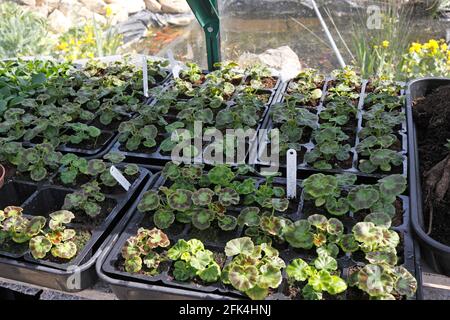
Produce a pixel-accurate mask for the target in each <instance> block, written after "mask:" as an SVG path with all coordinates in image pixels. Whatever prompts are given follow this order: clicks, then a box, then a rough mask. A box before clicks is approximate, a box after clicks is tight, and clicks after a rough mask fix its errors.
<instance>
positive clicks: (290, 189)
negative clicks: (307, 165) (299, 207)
mask: <svg viewBox="0 0 450 320" xmlns="http://www.w3.org/2000/svg"><path fill="white" fill-rule="evenodd" d="M286 159H287V164H286V178H287V179H286V181H287V186H286V189H287V196H288V198H289V199H295V198H297V151H296V150H294V149H289V150H288V151H287V154H286Z"/></svg>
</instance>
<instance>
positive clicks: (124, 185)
mask: <svg viewBox="0 0 450 320" xmlns="http://www.w3.org/2000/svg"><path fill="white" fill-rule="evenodd" d="M109 173H111V175H112V176H113V178H114V179H116V181H117V182H118V183H119V184H120V185H121V186H122V188H124V189H125V190H126V191H128V190H130V187H131V183H130V182H129V181H128V180H127V178H125V177H124V176H123V174H122V172H120V170H119V169H117V168H116V167H115V166H111V168H110V169H109Z"/></svg>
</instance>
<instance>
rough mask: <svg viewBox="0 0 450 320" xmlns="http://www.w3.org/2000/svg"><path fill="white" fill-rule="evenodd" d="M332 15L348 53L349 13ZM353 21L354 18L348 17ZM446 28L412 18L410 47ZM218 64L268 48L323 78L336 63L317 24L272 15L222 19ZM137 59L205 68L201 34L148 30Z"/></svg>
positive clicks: (311, 19)
mask: <svg viewBox="0 0 450 320" xmlns="http://www.w3.org/2000/svg"><path fill="white" fill-rule="evenodd" d="M332 15H333V20H334V22H335V24H336V28H337V29H338V30H339V32H340V33H341V36H342V38H343V39H344V41H345V43H346V44H347V45H348V46H349V47H350V48H351V42H352V30H353V29H352V26H351V17H350V16H351V15H352V14H351V13H346V15H343V16H338V15H337V14H336V16H334V14H333V13H332ZM353 17H355V14H353ZM326 21H327V23H328V25H329V28H330V29H331V33H332V34H333V36H334V38H335V40H336V42H337V45H338V47H339V48H340V50H341V53H342V54H343V56H344V59H345V61H346V62H347V63H350V62H351V60H352V59H351V56H350V54H349V53H348V51H347V50H346V49H345V45H344V43H343V41H341V40H340V39H339V36H338V34H337V32H336V30H335V28H334V27H333V25H332V23H331V21H330V19H328V18H326ZM449 25H450V24H449V23H448V22H443V21H438V20H431V18H426V17H422V18H416V19H414V22H413V23H412V26H411V27H412V32H411V41H427V40H429V39H430V38H438V39H440V38H445V36H446V28H448V26H449ZM221 37H222V58H223V59H224V60H237V59H238V58H239V56H240V55H242V54H243V53H244V52H250V53H261V52H263V51H265V50H267V49H270V48H277V47H280V46H284V45H287V46H289V47H291V48H292V50H294V52H296V53H297V55H298V56H299V58H300V61H301V62H302V64H303V65H304V66H307V67H314V68H319V69H322V70H323V71H325V72H328V71H330V70H332V69H334V68H336V67H338V66H339V65H338V61H337V59H336V57H335V55H334V53H333V51H332V50H331V48H330V45H329V43H328V42H327V39H326V36H325V33H324V30H323V29H322V27H321V24H320V22H319V20H318V19H317V18H316V17H314V16H312V17H311V16H298V15H293V14H290V13H289V14H276V15H273V16H268V17H267V16H266V17H255V16H254V15H245V14H244V15H242V14H240V15H237V14H227V13H225V14H222V17H221ZM133 49H134V50H136V51H137V52H138V53H145V54H152V55H158V56H166V55H167V51H168V50H171V51H172V52H173V53H174V55H175V57H176V58H177V59H179V60H181V61H195V62H197V63H199V64H200V65H201V66H203V67H206V66H207V60H206V48H205V42H204V35H203V31H202V29H201V28H200V26H199V25H198V23H197V22H196V21H193V22H192V23H191V24H190V25H189V26H186V27H166V28H163V29H155V30H153V34H152V35H150V36H149V37H148V38H146V39H143V40H142V41H140V42H139V43H137V44H136V45H135V47H134V48H133Z"/></svg>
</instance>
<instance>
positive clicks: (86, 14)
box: [76, 7, 106, 24]
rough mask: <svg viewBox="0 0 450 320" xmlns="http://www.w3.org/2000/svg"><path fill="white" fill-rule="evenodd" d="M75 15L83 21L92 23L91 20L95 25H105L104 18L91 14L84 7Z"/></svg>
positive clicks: (91, 12) (94, 13)
mask: <svg viewBox="0 0 450 320" xmlns="http://www.w3.org/2000/svg"><path fill="white" fill-rule="evenodd" d="M76 14H77V15H78V17H80V18H82V19H84V20H88V21H92V19H95V22H96V23H99V24H105V23H106V18H105V17H104V16H102V15H101V14H98V13H96V12H93V11H91V10H89V9H88V8H86V7H82V8H81V9H80V10H78V12H76Z"/></svg>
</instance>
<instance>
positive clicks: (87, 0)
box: [79, 0, 106, 14]
mask: <svg viewBox="0 0 450 320" xmlns="http://www.w3.org/2000/svg"><path fill="white" fill-rule="evenodd" d="M79 1H80V2H81V3H82V4H84V6H85V7H86V8H88V9H89V10H91V11H93V12H96V13H99V14H105V7H106V3H105V2H103V0H79Z"/></svg>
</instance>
